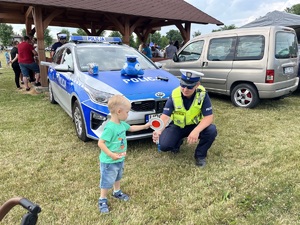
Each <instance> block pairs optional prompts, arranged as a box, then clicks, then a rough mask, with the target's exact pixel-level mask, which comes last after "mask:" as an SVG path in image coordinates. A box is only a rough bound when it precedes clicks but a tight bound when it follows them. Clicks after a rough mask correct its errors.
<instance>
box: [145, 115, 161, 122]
mask: <svg viewBox="0 0 300 225" xmlns="http://www.w3.org/2000/svg"><path fill="white" fill-rule="evenodd" d="M160 116H161V113H154V114H147V115H145V121H146V123H148V122H149V120H151V119H152V118H156V117H160Z"/></svg>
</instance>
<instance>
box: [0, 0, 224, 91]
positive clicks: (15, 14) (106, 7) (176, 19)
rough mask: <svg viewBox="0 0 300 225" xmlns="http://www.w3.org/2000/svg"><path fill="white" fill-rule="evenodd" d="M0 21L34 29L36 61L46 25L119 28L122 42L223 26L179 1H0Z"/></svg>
mask: <svg viewBox="0 0 300 225" xmlns="http://www.w3.org/2000/svg"><path fill="white" fill-rule="evenodd" d="M0 23H12V24H25V25H26V31H27V33H28V34H30V33H31V34H32V33H34V32H35V31H36V37H37V40H38V54H39V60H41V61H44V60H45V51H44V49H45V46H44V41H43V40H44V30H45V29H46V28H47V27H48V26H60V27H74V28H81V29H83V30H84V31H85V32H86V33H87V34H88V35H95V36H99V35H100V33H101V32H102V31H104V30H115V31H119V32H120V33H121V34H122V36H123V42H124V43H126V44H129V38H130V35H131V34H132V33H135V34H136V35H137V36H138V38H139V39H140V40H141V41H142V42H145V41H146V40H147V38H148V36H149V34H151V33H154V32H155V31H156V30H158V29H159V28H160V27H163V26H169V25H175V26H176V27H177V28H178V29H179V31H180V33H181V35H182V37H183V39H184V41H185V42H186V41H188V40H189V39H190V31H191V23H197V24H216V25H223V23H222V22H220V21H219V20H216V19H215V18H213V17H211V16H209V15H207V14H206V13H204V12H202V11H201V10H199V9H197V8H195V7H194V6H192V5H190V4H189V3H187V2H185V1H183V0H159V1H149V0H119V1H107V0H90V1H83V0H72V1H61V0H60V1H58V0H12V1H2V0H0ZM46 74H47V72H46V68H44V67H42V68H41V83H42V86H47V76H46Z"/></svg>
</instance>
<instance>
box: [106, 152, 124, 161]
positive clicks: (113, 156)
mask: <svg viewBox="0 0 300 225" xmlns="http://www.w3.org/2000/svg"><path fill="white" fill-rule="evenodd" d="M109 156H110V158H112V159H113V160H117V159H120V158H122V157H123V156H122V155H121V154H118V153H113V152H112V153H111V154H110V155H109Z"/></svg>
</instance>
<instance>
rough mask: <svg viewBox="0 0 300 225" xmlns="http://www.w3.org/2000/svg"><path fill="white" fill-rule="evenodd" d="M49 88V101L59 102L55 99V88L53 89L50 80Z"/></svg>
mask: <svg viewBox="0 0 300 225" xmlns="http://www.w3.org/2000/svg"><path fill="white" fill-rule="evenodd" d="M48 90H49V101H50V102H51V103H52V104H56V103H57V102H56V101H55V98H54V95H53V90H52V85H51V82H50V81H49V82H48Z"/></svg>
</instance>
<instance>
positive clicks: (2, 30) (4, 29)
mask: <svg viewBox="0 0 300 225" xmlns="http://www.w3.org/2000/svg"><path fill="white" fill-rule="evenodd" d="M13 35H14V32H13V27H12V26H11V25H7V24H6V23H0V39H1V41H2V44H3V45H4V46H8V45H11V44H12V40H13Z"/></svg>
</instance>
